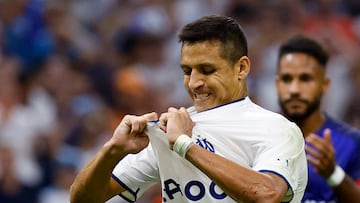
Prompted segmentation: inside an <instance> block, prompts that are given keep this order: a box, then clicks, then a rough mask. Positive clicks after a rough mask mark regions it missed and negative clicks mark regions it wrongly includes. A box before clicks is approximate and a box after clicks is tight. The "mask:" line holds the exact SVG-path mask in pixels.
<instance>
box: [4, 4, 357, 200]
mask: <svg viewBox="0 0 360 203" xmlns="http://www.w3.org/2000/svg"><path fill="white" fill-rule="evenodd" d="M216 13H218V14H226V15H229V16H232V17H234V18H235V19H237V20H238V21H239V22H240V24H241V25H242V26H243V27H244V29H245V31H246V34H247V37H248V40H249V41H248V42H249V55H250V59H251V62H252V64H251V68H252V69H251V74H250V78H249V81H248V82H249V87H250V89H249V92H250V97H251V98H252V99H253V100H254V101H255V102H257V103H259V104H260V105H262V106H264V107H266V108H268V109H270V110H273V111H278V104H277V98H276V93H275V84H274V76H275V70H276V57H277V49H278V45H279V44H280V43H281V42H283V41H284V40H287V39H288V38H289V37H290V36H292V35H295V34H299V33H303V34H306V35H308V36H311V37H313V38H315V39H317V40H319V41H320V42H322V43H323V44H324V45H325V46H326V48H327V49H328V50H330V52H331V60H330V63H329V66H328V72H329V75H330V77H331V79H332V83H331V88H330V92H329V93H328V95H326V97H325V101H324V102H325V107H324V108H326V110H327V111H328V112H329V114H331V115H332V116H334V117H335V118H339V119H342V120H344V121H346V122H348V123H350V124H351V125H353V126H355V127H358V128H360V1H358V0H221V1H219V0H196V1H194V0H171V1H169V0H61V1H58V0H0V202H3V203H10V202H11V203H58V202H59V203H64V202H68V201H69V200H68V188H69V186H70V184H71V183H72V180H73V178H74V176H75V175H76V173H77V171H78V170H79V169H80V168H81V167H83V166H84V164H85V163H86V162H87V161H88V160H89V159H90V158H91V157H92V156H93V155H94V153H96V151H97V150H98V148H99V146H101V145H103V144H104V142H105V141H106V140H108V139H109V138H110V137H111V135H112V131H113V130H114V128H115V127H116V125H117V124H118V123H119V121H120V119H121V118H122V117H123V116H124V115H125V114H143V113H146V112H150V111H156V112H158V113H161V112H164V111H166V110H167V108H168V107H169V106H174V107H180V106H189V105H191V101H189V99H188V96H187V93H186V92H185V90H184V89H183V84H182V71H181V69H180V66H179V59H180V44H179V43H178V40H177V32H178V31H179V29H180V28H181V27H182V26H183V25H184V24H186V23H188V22H190V21H192V20H194V19H196V18H199V17H201V16H204V15H208V14H216ZM156 194H158V193H157V190H155V189H154V191H150V192H149V193H147V194H145V196H144V197H142V198H141V199H140V200H139V201H138V202H147V203H149V202H151V201H153V202H155V201H158V199H156V198H158V196H156ZM109 202H113V203H119V202H122V201H121V200H120V198H118V199H117V198H115V199H113V200H109Z"/></svg>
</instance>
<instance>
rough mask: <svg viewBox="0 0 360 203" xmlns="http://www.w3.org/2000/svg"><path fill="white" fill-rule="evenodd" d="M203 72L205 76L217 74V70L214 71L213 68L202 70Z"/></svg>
mask: <svg viewBox="0 0 360 203" xmlns="http://www.w3.org/2000/svg"><path fill="white" fill-rule="evenodd" d="M202 72H203V74H204V75H210V74H212V73H214V72H215V69H213V68H211V69H207V68H205V69H203V70H202Z"/></svg>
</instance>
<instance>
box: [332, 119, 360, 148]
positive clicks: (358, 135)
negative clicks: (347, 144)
mask: <svg viewBox="0 0 360 203" xmlns="http://www.w3.org/2000/svg"><path fill="white" fill-rule="evenodd" d="M325 127H326V128H330V129H332V131H335V132H336V133H337V134H339V135H341V136H348V137H350V138H352V139H355V140H357V141H358V142H360V129H357V128H355V127H354V126H351V125H350V124H348V123H346V122H344V121H341V120H338V119H336V118H334V117H331V116H329V115H327V114H326V122H325Z"/></svg>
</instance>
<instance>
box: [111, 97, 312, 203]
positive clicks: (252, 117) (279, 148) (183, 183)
mask: <svg viewBox="0 0 360 203" xmlns="http://www.w3.org/2000/svg"><path fill="white" fill-rule="evenodd" d="M189 112H190V114H191V118H192V119H193V121H195V122H196V125H195V127H194V128H193V134H192V140H193V141H194V143H196V144H197V145H199V146H201V147H203V148H205V149H207V150H209V151H211V152H213V153H216V154H218V155H220V156H223V157H226V158H227V159H229V160H231V161H233V162H236V163H237V164H239V165H241V166H244V167H248V168H252V169H253V170H256V171H260V172H273V173H275V174H278V175H280V176H281V177H282V178H284V179H285V181H286V182H287V183H288V185H289V190H288V192H287V194H286V196H285V197H284V199H283V201H284V202H300V200H301V198H302V196H303V193H304V190H305V187H306V184H307V177H308V176H307V161H306V157H305V151H304V139H303V136H302V133H301V131H300V129H299V128H298V127H297V126H296V125H295V124H294V123H291V122H289V121H288V120H287V119H285V118H284V117H283V116H281V115H280V114H277V113H274V112H270V111H268V110H265V109H263V108H261V107H259V106H258V105H256V104H254V103H252V102H251V100H250V99H249V98H248V97H246V98H245V99H243V100H239V101H236V102H232V103H229V104H226V105H222V106H219V107H216V108H213V109H210V110H207V111H203V112H200V113H197V112H195V111H194V108H193V107H191V108H189ZM148 135H149V138H150V143H151V144H150V145H149V147H147V148H146V149H144V150H143V151H142V152H140V153H139V154H136V155H129V156H127V157H126V158H125V159H124V160H122V161H121V162H120V163H119V164H118V165H117V166H116V168H115V169H114V171H113V177H114V178H115V179H116V180H117V181H118V182H119V183H120V184H121V185H122V186H124V187H125V188H127V190H128V191H127V192H125V193H123V194H121V196H123V197H124V198H125V199H128V200H129V201H130V202H132V201H135V200H136V198H137V197H138V196H139V195H141V194H142V193H143V192H144V191H146V189H148V188H149V187H150V186H151V185H152V184H154V183H156V182H159V181H161V184H162V197H163V202H166V203H172V202H173V203H175V202H176V203H179V202H185V203H186V202H189V203H190V202H197V203H211V202H226V203H229V202H235V201H234V200H232V199H231V198H230V197H229V196H227V195H226V194H225V193H224V192H223V191H222V190H221V188H219V187H218V186H217V185H216V184H215V183H214V182H213V181H212V180H211V179H209V178H208V176H206V175H205V174H204V173H202V172H201V171H200V170H199V169H197V168H196V167H195V166H194V165H192V164H191V163H190V162H189V161H187V160H186V159H184V158H181V157H180V156H179V155H178V154H176V153H175V152H173V151H171V150H170V148H169V144H168V141H167V138H166V135H165V134H164V133H163V132H162V131H161V130H160V129H159V128H158V127H157V125H152V126H148Z"/></svg>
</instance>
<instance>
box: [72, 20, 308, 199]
mask: <svg viewBox="0 0 360 203" xmlns="http://www.w3.org/2000/svg"><path fill="white" fill-rule="evenodd" d="M179 39H180V42H181V43H182V49H181V64H180V66H181V69H182V70H183V74H184V86H185V88H186V89H187V91H188V93H189V96H190V98H191V99H192V101H193V104H194V105H193V106H192V107H189V108H184V107H181V108H179V109H177V108H173V107H170V108H169V109H168V111H167V112H165V113H162V114H161V115H160V117H159V121H158V122H157V121H155V122H149V121H153V120H157V119H158V115H157V113H155V112H153V113H149V114H145V115H143V116H132V115H128V116H125V117H124V119H123V120H122V121H121V123H120V124H119V126H118V127H117V129H116V130H115V132H114V134H113V137H112V138H111V139H110V140H109V141H108V142H107V143H106V144H105V145H104V147H103V148H102V149H101V150H100V151H99V152H98V153H97V155H96V156H95V157H94V158H93V160H92V161H91V162H89V164H88V165H87V166H86V167H84V168H83V169H82V171H80V173H79V175H78V176H77V178H76V179H75V181H74V183H73V185H72V187H71V202H72V203H75V202H84V203H85V202H86V203H88V202H104V201H105V200H107V199H109V198H111V197H112V196H114V195H120V196H122V197H124V199H126V200H128V201H129V202H134V201H136V199H137V198H138V197H139V196H140V195H141V194H143V192H144V191H146V190H147V189H148V188H149V187H151V186H152V185H154V184H156V183H158V182H160V183H161V186H162V198H163V202H166V203H172V202H173V203H190V202H198V203H213V202H223V203H232V202H257V203H261V202H274V203H275V202H296V203H297V202H299V201H300V199H301V198H302V196H303V193H304V190H305V186H306V183H307V163H306V157H305V150H304V139H303V135H302V134H301V131H300V129H299V128H298V127H297V126H296V125H295V124H294V123H292V122H289V121H288V120H287V119H286V118H285V117H283V116H282V115H280V114H277V113H274V112H270V111H268V110H265V109H263V108H261V107H260V106H258V105H256V104H254V103H253V102H252V101H251V100H250V98H249V97H248V93H247V86H246V78H247V76H248V74H249V71H250V59H249V57H248V56H247V41H246V38H245V34H244V32H243V30H242V29H241V27H240V25H238V24H237V23H236V22H235V21H234V20H233V19H232V18H229V17H226V16H219V15H211V16H205V17H203V18H201V19H198V20H196V21H194V22H192V23H190V24H187V25H186V26H185V27H184V28H183V29H182V30H181V32H180V34H179Z"/></svg>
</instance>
